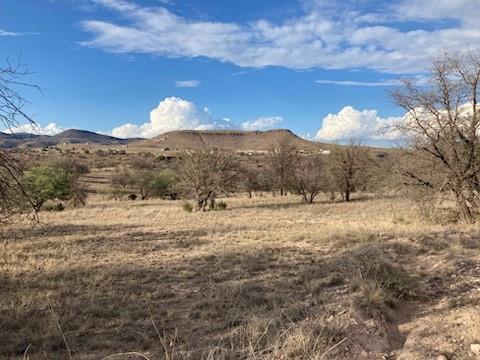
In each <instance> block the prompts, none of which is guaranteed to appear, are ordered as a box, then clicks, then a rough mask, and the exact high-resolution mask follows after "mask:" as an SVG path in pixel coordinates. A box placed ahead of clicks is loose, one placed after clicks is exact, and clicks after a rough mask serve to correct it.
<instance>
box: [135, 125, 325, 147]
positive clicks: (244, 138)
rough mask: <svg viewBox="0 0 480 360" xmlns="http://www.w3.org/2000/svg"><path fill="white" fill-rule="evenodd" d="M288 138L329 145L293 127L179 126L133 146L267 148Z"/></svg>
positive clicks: (301, 144) (309, 144)
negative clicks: (251, 128)
mask: <svg viewBox="0 0 480 360" xmlns="http://www.w3.org/2000/svg"><path fill="white" fill-rule="evenodd" d="M284 138H288V139H290V141H291V142H292V144H294V145H295V146H297V147H298V148H299V149H302V150H305V151H314V150H319V149H325V148H328V145H324V144H319V143H316V142H313V141H308V140H305V139H302V138H300V137H299V136H297V135H295V134H294V133H293V132H291V131H290V130H284V129H279V130H269V131H239V130H238V131H237V130H180V131H172V132H169V133H165V134H162V135H160V136H157V137H155V138H153V139H150V140H144V141H138V142H135V143H133V144H131V147H135V146H139V147H147V148H148V147H149V148H163V149H169V150H207V149H223V150H232V151H265V150H271V149H273V148H275V147H277V146H278V143H279V142H280V141H281V140H282V139H284Z"/></svg>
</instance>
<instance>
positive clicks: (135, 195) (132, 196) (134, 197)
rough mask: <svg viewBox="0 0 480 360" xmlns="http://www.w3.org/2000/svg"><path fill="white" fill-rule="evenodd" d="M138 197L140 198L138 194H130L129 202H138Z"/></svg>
mask: <svg viewBox="0 0 480 360" xmlns="http://www.w3.org/2000/svg"><path fill="white" fill-rule="evenodd" d="M137 197H138V196H137V194H129V195H128V199H129V200H132V201H135V200H137Z"/></svg>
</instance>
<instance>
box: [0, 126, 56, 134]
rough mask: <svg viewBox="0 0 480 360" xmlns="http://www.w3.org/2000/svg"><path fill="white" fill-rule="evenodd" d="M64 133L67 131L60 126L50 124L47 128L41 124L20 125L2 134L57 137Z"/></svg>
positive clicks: (5, 130)
mask: <svg viewBox="0 0 480 360" xmlns="http://www.w3.org/2000/svg"><path fill="white" fill-rule="evenodd" d="M62 131H65V129H64V128H62V127H60V126H58V125H57V124H56V123H50V124H48V125H47V126H45V127H43V126H41V125H40V124H36V125H33V124H20V125H18V126H15V127H12V128H11V129H4V130H3V131H2V132H4V133H7V134H11V133H28V134H36V135H50V136H52V135H57V134H60V133H61V132H62Z"/></svg>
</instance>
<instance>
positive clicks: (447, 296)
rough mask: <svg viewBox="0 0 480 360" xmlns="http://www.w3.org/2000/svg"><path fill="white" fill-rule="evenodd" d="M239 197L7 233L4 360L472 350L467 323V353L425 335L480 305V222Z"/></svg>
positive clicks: (99, 212)
mask: <svg viewBox="0 0 480 360" xmlns="http://www.w3.org/2000/svg"><path fill="white" fill-rule="evenodd" d="M226 201H227V203H228V210H227V211H215V212H208V213H199V212H194V213H187V212H184V211H183V210H182V206H181V202H169V201H160V200H152V201H143V202H140V201H137V202H131V201H124V202H113V201H102V200H100V199H92V200H91V201H90V203H89V205H88V206H87V207H85V208H82V209H75V210H66V211H64V212H61V213H41V222H42V223H41V224H40V225H35V226H34V227H32V226H31V224H23V225H21V226H20V227H19V226H15V227H10V228H6V229H4V230H3V233H2V235H1V239H2V246H1V250H0V263H1V266H2V272H1V273H0V290H1V294H2V295H1V303H0V356H1V357H2V358H5V359H10V358H19V359H21V358H23V357H24V356H27V357H28V356H29V357H30V358H31V359H64V358H68V356H69V355H68V350H67V345H68V348H69V349H70V352H71V356H72V357H73V358H74V359H101V358H104V357H107V356H110V355H113V354H116V353H126V352H128V353H130V354H129V355H118V356H113V357H111V358H115V359H136V358H139V359H140V358H141V355H138V354H143V356H145V357H147V358H149V359H322V358H329V357H331V358H345V359H352V358H353V359H355V358H357V359H375V358H379V359H380V358H382V356H383V358H384V356H401V353H402V351H405V352H406V353H408V354H413V355H411V356H416V355H415V354H420V355H418V356H427V354H433V355H435V354H437V353H440V352H450V353H451V352H452V351H458V352H462V351H463V350H464V348H465V346H467V344H466V343H467V342H468V341H470V340H469V339H468V337H467V336H465V335H460V333H461V332H455V331H454V327H453V325H452V331H451V333H452V334H453V335H452V336H453V337H454V339H455V342H453V343H451V344H453V345H452V346H450V345H451V344H450V343H448V346H446V344H443V345H442V344H439V343H437V342H435V341H429V342H422V341H421V340H420V339H423V338H428V337H427V335H425V334H424V333H423V332H421V331H419V330H418V327H417V328H415V327H414V326H415V325H414V324H416V321H420V319H422V321H423V322H422V323H425V322H426V321H428V319H432V320H431V321H437V320H438V317H440V318H442V319H448V318H449V316H452V319H454V318H455V317H454V316H453V314H455V312H456V311H459V309H461V310H462V311H464V312H465V313H466V314H473V311H474V310H475V308H478V304H479V303H478V301H479V298H480V296H479V294H478V292H475V289H476V287H478V282H476V280H475V277H476V274H477V273H476V271H477V270H479V269H480V266H479V256H478V255H479V250H478V248H480V245H479V244H478V238H477V235H478V233H479V230H480V228H479V227H478V226H476V225H462V224H447V225H445V224H443V225H442V224H430V223H426V222H423V221H422V220H421V219H419V217H418V214H417V213H416V211H415V209H414V208H413V207H412V206H411V204H409V203H408V202H406V201H403V200H400V199H394V198H392V199H363V200H362V199H359V200H357V201H353V202H351V203H335V204H330V203H326V202H325V203H322V202H319V203H317V204H314V205H304V204H301V203H300V202H299V199H298V198H297V197H284V198H279V197H277V198H272V197H271V196H269V195H266V196H264V197H254V198H253V199H247V198H243V197H237V198H227V199H226ZM365 249H367V250H368V249H374V251H370V250H368V251H366V250H365ZM359 254H360V255H359ZM365 254H367V255H365ZM362 256H367V257H366V258H365V259H366V260H365V261H363V262H362V261H359V259H362ZM372 263H375V264H377V265H378V266H376V267H375V266H370V265H371V264H372ZM389 269H393V270H389ZM403 276H405V279H407V278H408V279H409V280H408V281H406V282H405V287H408V289H403V286H404V283H403V280H402V282H401V286H402V289H401V291H400V290H399V289H400V288H399V286H400V285H399V284H400V283H398V278H399V277H400V278H402V279H403ZM362 294H363V295H362ZM57 320H58V321H57ZM445 321H446V320H445ZM452 321H454V320H452ZM409 326H412V327H414V329H410V328H409ZM465 326H470V327H471V328H472V329H473V327H472V326H473V325H472V324H465ZM403 329H407V330H403ZM60 330H61V331H60ZM449 331H450V330H449ZM465 331H467V330H465ZM475 331H476V330H475ZM417 332H418V333H419V334H420V335H418V338H416V339H415V341H414V340H413V339H412V338H410V337H409V334H410V333H413V334H417ZM447 332H448V331H447ZM472 332H473V330H471V331H469V333H472ZM445 333H446V332H445V331H444V332H443V334H445ZM62 335H63V336H62ZM430 335H431V334H430ZM455 336H457V337H456V338H455ZM411 342H412V343H415V347H409V344H410V343H411ZM442 346H444V347H445V349H442ZM452 349H453V350H452ZM133 352H137V353H138V354H137V355H135V354H133ZM386 354H387V355H386ZM464 355H465V356H469V354H468V351H467V352H465V351H464ZM405 356H406V355H405ZM399 358H400V357H399ZM411 358H412V359H413V358H415V357H411ZM418 358H422V357H418ZM405 359H408V358H405Z"/></svg>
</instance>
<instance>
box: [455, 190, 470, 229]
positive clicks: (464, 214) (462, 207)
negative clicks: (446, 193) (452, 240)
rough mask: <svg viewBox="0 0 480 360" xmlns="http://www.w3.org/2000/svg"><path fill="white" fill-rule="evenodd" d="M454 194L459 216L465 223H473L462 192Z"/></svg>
mask: <svg viewBox="0 0 480 360" xmlns="http://www.w3.org/2000/svg"><path fill="white" fill-rule="evenodd" d="M455 195H456V203H457V208H458V210H459V211H460V216H461V218H462V220H463V221H464V222H466V223H469V224H471V223H473V222H474V218H473V214H472V211H471V210H470V207H469V206H468V202H467V199H466V198H465V196H464V195H463V193H461V192H459V193H457V194H455Z"/></svg>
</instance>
